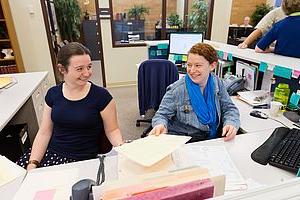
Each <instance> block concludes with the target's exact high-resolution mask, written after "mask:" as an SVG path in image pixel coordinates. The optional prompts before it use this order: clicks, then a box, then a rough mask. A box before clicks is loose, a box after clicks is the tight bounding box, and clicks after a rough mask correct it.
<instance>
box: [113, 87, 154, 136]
mask: <svg viewBox="0 0 300 200" xmlns="http://www.w3.org/2000/svg"><path fill="white" fill-rule="evenodd" d="M108 90H109V92H110V93H111V94H112V95H113V97H114V99H115V101H116V104H117V112H118V120H119V126H120V129H121V131H122V134H123V137H124V139H126V140H134V139H138V138H140V136H141V134H142V132H143V130H144V129H145V128H147V127H148V126H149V124H148V123H141V126H140V127H136V126H135V124H136V120H137V119H141V117H140V115H139V108H138V98H137V86H126V87H116V88H108ZM148 113H149V114H147V115H150V116H151V115H152V114H153V111H152V112H151V110H150V111H149V112H148ZM146 118H147V116H146Z"/></svg>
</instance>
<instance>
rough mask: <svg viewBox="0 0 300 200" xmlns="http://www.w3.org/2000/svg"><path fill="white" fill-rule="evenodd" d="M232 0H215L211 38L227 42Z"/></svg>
mask: <svg viewBox="0 0 300 200" xmlns="http://www.w3.org/2000/svg"><path fill="white" fill-rule="evenodd" d="M231 6H232V0H215V3H214V13H213V20H212V30H211V40H213V41H217V42H223V43H227V34H228V28H229V23H230V16H231Z"/></svg>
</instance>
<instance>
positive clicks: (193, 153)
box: [172, 145, 247, 191]
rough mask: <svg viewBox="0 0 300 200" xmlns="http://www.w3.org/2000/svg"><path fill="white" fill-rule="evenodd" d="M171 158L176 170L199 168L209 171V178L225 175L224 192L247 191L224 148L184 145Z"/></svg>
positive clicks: (244, 182) (243, 181) (242, 179)
mask: <svg viewBox="0 0 300 200" xmlns="http://www.w3.org/2000/svg"><path fill="white" fill-rule="evenodd" d="M172 157H173V161H174V163H175V165H176V166H177V167H178V168H183V167H189V166H200V167H202V168H207V169H209V173H210V175H211V176H218V175H224V174H225V176H226V184H225V191H231V190H245V189H247V184H246V181H245V180H244V178H243V177H242V175H241V174H240V172H239V171H238V169H237V168H236V166H235V165H234V163H233V162H232V160H231V158H230V156H229V154H228V152H227V150H226V148H225V147H224V146H196V145H186V146H184V147H182V148H181V149H179V150H177V151H175V152H174V153H173V154H172ZM176 157H177V159H176ZM178 158H179V159H178Z"/></svg>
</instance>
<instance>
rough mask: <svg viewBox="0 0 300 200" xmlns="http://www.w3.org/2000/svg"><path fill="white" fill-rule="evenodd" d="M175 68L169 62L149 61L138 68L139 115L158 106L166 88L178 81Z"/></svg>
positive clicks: (160, 60)
mask: <svg viewBox="0 0 300 200" xmlns="http://www.w3.org/2000/svg"><path fill="white" fill-rule="evenodd" d="M178 76H179V75H178V69H177V66H176V65H175V64H174V63H172V62H171V61H169V60H164V59H150V60H146V61H144V62H143V63H142V64H141V65H140V66H139V71H138V99H139V109H140V115H144V114H145V112H146V111H147V110H148V109H150V108H154V109H155V110H157V109H158V107H159V104H160V102H161V100H162V98H163V96H164V94H165V93H166V88H167V87H168V86H169V85H170V84H171V83H174V82H175V81H177V80H178Z"/></svg>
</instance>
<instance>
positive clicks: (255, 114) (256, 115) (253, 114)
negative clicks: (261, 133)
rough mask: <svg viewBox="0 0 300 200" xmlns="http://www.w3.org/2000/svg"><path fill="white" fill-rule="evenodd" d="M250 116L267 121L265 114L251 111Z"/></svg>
mask: <svg viewBox="0 0 300 200" xmlns="http://www.w3.org/2000/svg"><path fill="white" fill-rule="evenodd" d="M250 115H251V116H252V117H257V118H261V119H268V115H267V114H266V113H263V112H261V111H259V110H253V111H251V112H250Z"/></svg>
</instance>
